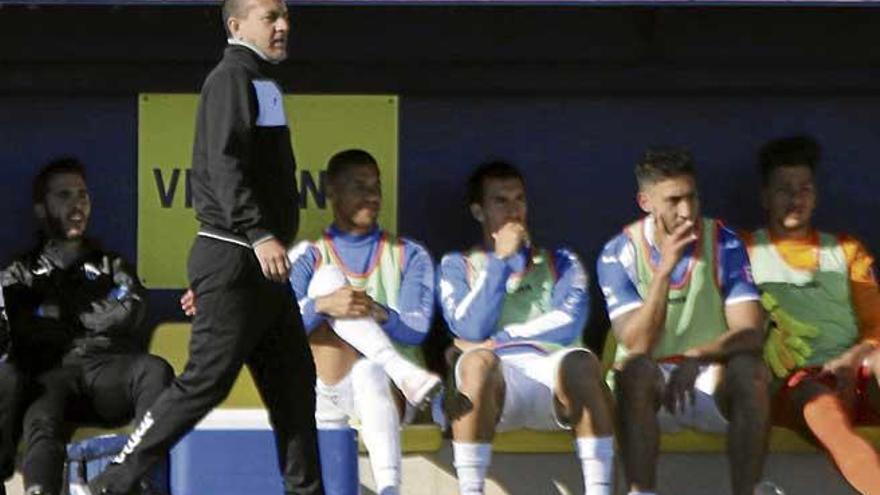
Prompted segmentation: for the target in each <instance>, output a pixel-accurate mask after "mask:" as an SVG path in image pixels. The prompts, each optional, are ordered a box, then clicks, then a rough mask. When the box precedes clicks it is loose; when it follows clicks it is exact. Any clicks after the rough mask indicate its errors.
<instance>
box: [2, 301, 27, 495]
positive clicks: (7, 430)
mask: <svg viewBox="0 0 880 495" xmlns="http://www.w3.org/2000/svg"><path fill="white" fill-rule="evenodd" d="M11 344H12V333H11V329H10V328H9V319H8V318H7V317H6V303H5V301H4V298H3V289H2V286H0V495H6V489H5V488H4V486H3V483H4V481H6V480H7V479H9V478H11V477H12V475H13V474H15V454H16V449H17V447H18V440H19V438H20V435H21V413H22V410H21V403H22V401H23V400H24V381H23V376H22V374H21V372H19V370H18V368H17V367H16V366H15V365H13V364H12V363H11V362H9V361H8V358H9V349H10V347H11Z"/></svg>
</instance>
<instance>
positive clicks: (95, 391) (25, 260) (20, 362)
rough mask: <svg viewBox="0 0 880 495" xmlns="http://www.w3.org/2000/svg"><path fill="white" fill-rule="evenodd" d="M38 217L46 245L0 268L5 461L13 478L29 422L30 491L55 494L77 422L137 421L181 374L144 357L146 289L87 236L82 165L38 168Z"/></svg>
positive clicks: (0, 435) (0, 407) (0, 414)
mask: <svg viewBox="0 0 880 495" xmlns="http://www.w3.org/2000/svg"><path fill="white" fill-rule="evenodd" d="M34 211H35V213H36V214H37V217H38V219H39V220H40V223H41V224H42V227H43V235H44V241H43V242H41V244H40V246H38V247H37V248H36V249H35V250H33V251H32V252H30V253H28V254H26V255H24V256H22V257H20V258H18V259H17V260H15V261H14V262H13V263H12V264H10V265H9V266H7V267H5V268H4V269H3V270H2V271H0V285H2V288H3V294H4V299H5V302H6V310H7V313H8V316H9V323H10V325H9V327H10V328H11V332H9V333H8V334H7V336H9V337H10V338H9V339H8V342H7V343H9V344H10V346H9V348H8V350H9V352H8V358H7V359H6V360H5V361H4V362H3V363H2V367H0V376H2V378H0V400H2V402H0V463H2V469H3V473H2V474H3V475H4V477H7V476H8V475H9V474H11V472H12V469H13V466H14V459H15V452H16V444H17V443H18V437H19V432H20V430H19V426H20V425H22V417H23V432H24V439H25V452H24V458H23V461H22V465H21V470H22V474H23V475H24V483H25V492H26V494H27V495H38V494H40V495H50V494H52V495H57V494H60V493H61V492H62V469H63V466H64V460H65V457H66V456H65V445H66V444H67V441H68V440H69V437H70V433H71V428H70V426H72V425H75V424H81V423H86V424H95V425H101V426H121V425H123V424H125V423H127V422H129V421H131V420H132V419H139V418H140V417H141V416H142V415H143V414H144V413H145V412H146V409H147V407H148V406H149V405H150V404H152V403H153V401H155V400H156V398H158V397H159V395H160V394H161V393H162V391H164V390H165V388H166V387H167V386H168V384H169V383H170V382H171V378H172V377H173V374H174V372H173V370H172V369H171V366H169V365H168V363H166V362H165V361H164V360H162V359H161V358H158V357H156V356H151V355H149V354H146V353H144V352H143V351H142V345H143V341H144V339H143V338H142V335H140V333H139V330H140V328H141V327H140V323H141V322H142V320H143V317H144V315H145V305H144V289H143V287H142V286H141V285H140V282H139V281H138V279H137V276H136V275H135V273H134V271H133V270H131V269H130V268H129V267H128V266H127V264H126V263H125V262H124V261H123V260H122V258H120V257H119V256H117V255H114V254H112V253H108V252H106V251H103V250H101V249H100V248H99V247H98V246H97V245H96V244H95V243H94V242H93V241H91V240H89V239H87V238H86V237H85V236H84V235H85V229H86V226H87V224H88V221H89V216H90V212H91V201H90V199H89V194H88V189H87V187H86V183H85V175H84V171H83V168H82V165H81V164H80V163H79V162H78V161H77V160H76V159H73V158H62V159H58V160H55V161H53V162H51V163H49V164H48V165H47V166H46V167H44V168H43V169H42V170H41V172H40V173H39V174H38V176H37V178H36V179H35V181H34ZM3 341H7V339H5V338H2V336H0V343H2V342H3ZM3 350H4V349H0V354H3V352H2V351H3Z"/></svg>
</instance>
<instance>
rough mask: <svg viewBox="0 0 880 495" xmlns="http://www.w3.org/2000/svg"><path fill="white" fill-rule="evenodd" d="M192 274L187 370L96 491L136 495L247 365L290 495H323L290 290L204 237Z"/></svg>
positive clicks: (309, 367) (311, 372)
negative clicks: (156, 465)
mask: <svg viewBox="0 0 880 495" xmlns="http://www.w3.org/2000/svg"><path fill="white" fill-rule="evenodd" d="M188 271H189V279H190V287H191V288H192V289H193V292H194V293H195V295H196V303H197V305H198V312H197V314H196V316H195V319H194V321H193V329H192V339H191V341H190V349H189V352H190V355H189V361H188V362H187V365H186V368H185V369H184V371H183V373H181V375H180V376H178V377H177V378H176V379H175V380H174V381H173V382H172V384H171V386H170V387H169V388H168V390H166V391H165V393H163V394H162V396H161V397H160V398H159V400H157V401H156V403H155V404H154V405H153V406H152V407H150V410H149V412H148V413H147V416H146V417H145V418H144V421H143V422H142V423H141V424H140V425H139V427H138V428H137V429H136V431H135V434H133V435H132V437H131V438H130V439H129V442H128V444H127V445H126V448H125V449H124V450H123V452H122V454H121V455H120V456H118V457H117V458H116V459H115V461H114V464H111V465H110V466H109V467H108V468H107V470H106V471H105V472H104V473H102V474H101V475H100V476H99V477H98V478H97V479H95V480H93V482H91V483H90V486H91V487H92V489H93V491H94V492H96V493H100V490H101V489H107V490H109V492H110V493H126V492H127V491H128V490H130V489H131V488H132V486H133V485H134V483H135V481H136V480H137V479H139V478H140V477H141V476H143V474H144V473H146V471H147V469H149V467H150V466H151V465H152V464H153V463H154V462H156V461H157V460H158V459H159V458H160V457H161V456H162V455H164V454H165V453H166V452H167V451H168V449H169V448H171V446H173V445H174V443H176V442H177V441H178V440H179V439H180V438H181V437H182V436H183V435H184V434H186V432H187V431H189V430H190V429H191V428H193V426H195V424H196V423H197V422H198V421H199V420H200V419H201V418H203V417H204V416H205V415H206V414H207V413H208V412H210V410H211V409H212V408H213V407H214V406H216V405H217V404H218V403H220V402H221V401H222V400H223V399H224V398H225V397H226V395H227V394H228V393H229V390H230V389H231V388H232V385H233V383H234V381H235V379H236V377H237V376H238V373H239V371H240V369H241V367H242V365H244V364H246V365H247V366H248V367H249V368H250V371H251V374H252V375H253V377H254V382H255V383H256V385H257V388H258V389H259V392H260V395H261V397H262V399H263V402H264V403H265V404H266V408H267V409H268V410H269V420H270V422H271V423H272V428H273V429H274V431H275V442H276V447H277V451H278V462H279V467H280V469H281V474H282V477H283V481H284V489H285V492H286V493H291V494H302V495H314V494H323V488H322V485H321V476H320V467H319V463H318V449H317V441H316V433H315V389H314V384H315V365H314V362H313V361H312V354H311V351H310V349H309V346H308V342H307V340H306V335H305V331H304V330H303V325H302V320H301V318H300V314H299V310H298V308H297V306H296V304H295V303H294V295H293V292H292V290H291V289H290V285H289V284H287V283H275V282H271V281H269V280H267V279H266V278H265V277H264V276H263V274H262V271H261V270H260V266H259V262H258V261H257V258H256V256H255V254H254V253H253V251H252V250H251V249H248V248H245V247H243V246H238V245H236V244H231V243H227V242H223V241H218V240H214V239H209V238H204V237H198V238H196V241H195V243H194V245H193V248H192V251H191V252H190V258H189V267H188ZM230 448H234V446H230Z"/></svg>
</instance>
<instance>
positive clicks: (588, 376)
mask: <svg viewBox="0 0 880 495" xmlns="http://www.w3.org/2000/svg"><path fill="white" fill-rule="evenodd" d="M559 382H560V384H561V386H562V387H561V388H562V390H561V391H562V392H563V394H564V395H566V396H568V397H569V398H570V399H571V400H572V401H573V402H579V403H581V404H583V403H584V402H586V401H588V400H589V398H590V396H593V395H596V394H599V393H601V387H602V365H601V364H600V363H599V360H598V359H596V356H595V355H594V354H593V353H591V352H581V351H574V352H569V353H568V354H566V355H565V357H563V358H562V362H561V363H560V365H559Z"/></svg>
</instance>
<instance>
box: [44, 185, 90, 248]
mask: <svg viewBox="0 0 880 495" xmlns="http://www.w3.org/2000/svg"><path fill="white" fill-rule="evenodd" d="M34 211H35V213H36V215H37V218H38V219H40V221H41V222H42V223H43V225H44V228H45V229H46V231H47V232H46V233H47V234H48V235H49V236H50V237H52V238H55V239H65V240H72V239H79V238H81V237H82V236H83V235H84V234H85V232H86V226H88V224H89V216H90V215H91V212H92V202H91V199H90V197H89V190H88V188H87V187H86V181H85V179H83V178H82V176H80V175H79V174H72V173H64V174H55V175H53V176H52V177H50V178H49V181H48V183H47V187H46V197H45V198H44V199H43V202H42V203H37V204H35V205H34Z"/></svg>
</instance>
